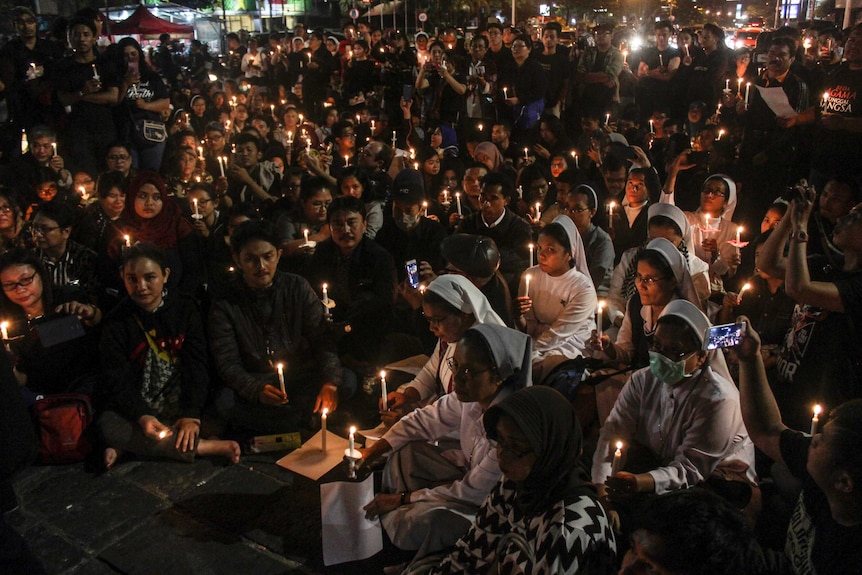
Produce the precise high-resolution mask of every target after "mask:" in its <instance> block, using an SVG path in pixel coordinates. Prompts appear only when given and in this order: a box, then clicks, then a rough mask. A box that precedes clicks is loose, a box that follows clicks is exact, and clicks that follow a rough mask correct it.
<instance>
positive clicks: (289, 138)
mask: <svg viewBox="0 0 862 575" xmlns="http://www.w3.org/2000/svg"><path fill="white" fill-rule="evenodd" d="M287 145H288V146H292V145H293V132H291V131H289V130H288V132H287Z"/></svg>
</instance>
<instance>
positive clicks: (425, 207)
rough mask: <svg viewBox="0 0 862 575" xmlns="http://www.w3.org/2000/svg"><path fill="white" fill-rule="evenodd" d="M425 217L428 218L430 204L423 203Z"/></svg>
mask: <svg viewBox="0 0 862 575" xmlns="http://www.w3.org/2000/svg"><path fill="white" fill-rule="evenodd" d="M422 210H423V212H424V213H423V214H422V215H423V216H425V217H426V218H427V217H428V202H422Z"/></svg>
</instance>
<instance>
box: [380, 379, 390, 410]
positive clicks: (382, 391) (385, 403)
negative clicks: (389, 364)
mask: <svg viewBox="0 0 862 575" xmlns="http://www.w3.org/2000/svg"><path fill="white" fill-rule="evenodd" d="M387 395H388V394H387V393H386V372H385V371H381V372H380V397H381V399H382V400H383V411H389V400H388V399H387V398H386V396H387Z"/></svg>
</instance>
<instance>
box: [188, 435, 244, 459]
mask: <svg viewBox="0 0 862 575" xmlns="http://www.w3.org/2000/svg"><path fill="white" fill-rule="evenodd" d="M241 453H242V452H241V451H240V448H239V444H238V443H237V442H236V441H227V440H224V439H201V440H200V441H199V442H198V455H220V456H221V457H225V458H227V460H228V461H230V462H231V463H239V456H240V454H241Z"/></svg>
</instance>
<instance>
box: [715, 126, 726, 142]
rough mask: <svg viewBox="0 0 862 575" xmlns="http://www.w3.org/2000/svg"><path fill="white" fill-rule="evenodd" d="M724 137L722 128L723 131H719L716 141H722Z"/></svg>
mask: <svg viewBox="0 0 862 575" xmlns="http://www.w3.org/2000/svg"><path fill="white" fill-rule="evenodd" d="M723 135H724V128H722V129H721V130H719V131H718V137H717V138H716V140H720V139H721V137H722V136H723Z"/></svg>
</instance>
